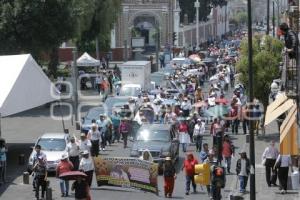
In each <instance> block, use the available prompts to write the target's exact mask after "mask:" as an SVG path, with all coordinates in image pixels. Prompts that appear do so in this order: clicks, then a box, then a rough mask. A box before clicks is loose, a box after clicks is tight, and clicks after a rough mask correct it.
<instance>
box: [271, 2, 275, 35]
mask: <svg viewBox="0 0 300 200" xmlns="http://www.w3.org/2000/svg"><path fill="white" fill-rule="evenodd" d="M272 8H273V10H272V15H273V16H272V26H273V37H275V2H274V0H273V1H272Z"/></svg>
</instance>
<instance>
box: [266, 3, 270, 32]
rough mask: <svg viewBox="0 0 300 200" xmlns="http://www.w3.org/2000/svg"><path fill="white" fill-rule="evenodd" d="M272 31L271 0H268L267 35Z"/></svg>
mask: <svg viewBox="0 0 300 200" xmlns="http://www.w3.org/2000/svg"><path fill="white" fill-rule="evenodd" d="M269 32H270V0H267V32H266V35H269Z"/></svg>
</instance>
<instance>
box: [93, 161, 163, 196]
mask: <svg viewBox="0 0 300 200" xmlns="http://www.w3.org/2000/svg"><path fill="white" fill-rule="evenodd" d="M94 164H95V172H96V179H97V184H98V186H103V185H108V186H119V187H125V188H136V189H140V190H144V191H148V192H152V193H155V194H158V189H157V176H158V165H157V164H156V163H152V162H148V161H145V160H141V159H138V158H111V157H108V158H101V157H100V156H98V157H94Z"/></svg>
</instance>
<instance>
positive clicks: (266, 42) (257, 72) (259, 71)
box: [237, 36, 284, 106]
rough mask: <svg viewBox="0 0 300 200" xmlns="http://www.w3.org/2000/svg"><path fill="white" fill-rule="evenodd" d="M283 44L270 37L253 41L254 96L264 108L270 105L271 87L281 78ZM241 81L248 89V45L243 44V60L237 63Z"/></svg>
mask: <svg viewBox="0 0 300 200" xmlns="http://www.w3.org/2000/svg"><path fill="white" fill-rule="evenodd" d="M283 47H284V45H283V43H282V42H281V41H280V40H278V39H276V38H273V37H270V36H256V37H254V39H253V77H254V81H253V84H254V85H253V88H254V96H255V98H257V99H259V100H260V101H261V102H262V103H263V105H264V106H267V105H268V101H269V96H268V94H269V93H270V86H271V83H272V81H273V80H274V79H277V78H279V77H280V74H279V62H281V60H282V56H281V51H282V49H283ZM237 70H238V72H239V73H240V76H239V80H240V81H241V82H242V83H243V84H244V85H245V86H246V88H248V87H247V86H248V77H249V74H248V43H247V41H246V40H244V41H243V42H242V44H241V59H240V61H239V62H238V63H237Z"/></svg>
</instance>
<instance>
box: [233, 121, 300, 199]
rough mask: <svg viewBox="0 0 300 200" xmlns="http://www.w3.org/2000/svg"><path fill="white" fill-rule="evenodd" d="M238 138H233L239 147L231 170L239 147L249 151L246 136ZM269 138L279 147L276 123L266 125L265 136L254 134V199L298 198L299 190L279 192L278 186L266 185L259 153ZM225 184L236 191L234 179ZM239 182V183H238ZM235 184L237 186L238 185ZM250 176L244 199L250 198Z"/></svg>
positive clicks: (266, 144)
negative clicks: (285, 192) (283, 193)
mask: <svg viewBox="0 0 300 200" xmlns="http://www.w3.org/2000/svg"><path fill="white" fill-rule="evenodd" d="M237 137H238V140H234V144H235V145H236V146H238V147H239V148H238V149H237V150H236V158H235V159H234V162H233V163H232V169H233V170H232V171H235V164H236V160H237V159H238V157H239V155H238V152H239V151H240V149H241V148H244V149H245V150H246V151H247V156H248V157H250V153H249V144H248V143H246V137H245V136H244V135H239V136H237ZM271 140H275V141H276V146H277V147H279V133H278V130H277V124H275V123H272V124H271V125H269V126H268V127H266V134H265V136H262V135H259V136H255V186H256V199H258V200H261V199H272V200H296V199H297V200H298V199H300V191H299V190H290V189H288V192H287V194H285V195H282V194H280V191H279V188H278V187H268V185H267V183H266V179H265V168H264V166H263V165H262V164H261V155H262V153H263V151H264V149H265V148H266V147H267V146H268V145H269V143H270V141H271ZM227 181H228V182H227V184H231V186H232V187H231V189H232V190H235V191H236V192H235V193H237V192H238V189H235V187H236V186H235V184H236V181H235V180H234V179H232V178H231V179H228V180H227ZM238 184H239V183H238ZM238 184H237V188H238V187H239V185H238ZM277 185H279V181H278V179H277ZM249 190H250V178H249V180H248V185H247V191H248V192H247V193H246V194H245V195H241V196H242V197H244V199H250V193H249Z"/></svg>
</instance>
